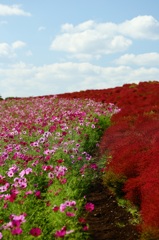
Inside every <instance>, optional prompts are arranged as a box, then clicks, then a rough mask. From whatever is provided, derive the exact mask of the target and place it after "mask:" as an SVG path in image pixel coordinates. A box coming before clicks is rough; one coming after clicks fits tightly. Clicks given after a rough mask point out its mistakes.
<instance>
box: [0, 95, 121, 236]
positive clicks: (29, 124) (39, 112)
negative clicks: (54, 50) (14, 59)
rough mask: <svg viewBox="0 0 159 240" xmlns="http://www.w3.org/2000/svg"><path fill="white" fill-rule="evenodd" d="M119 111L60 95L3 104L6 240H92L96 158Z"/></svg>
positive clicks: (0, 231)
mask: <svg viewBox="0 0 159 240" xmlns="http://www.w3.org/2000/svg"><path fill="white" fill-rule="evenodd" d="M119 111H120V109H119V108H117V107H116V106H115V105H114V104H111V103H110V104H106V103H100V102H96V101H93V100H91V99H86V100H82V99H72V100H69V99H64V98H57V97H56V96H47V97H45V96H44V97H36V98H31V97H30V98H21V99H7V100H2V101H1V102H0V120H1V124H0V129H1V131H0V239H7V240H9V239H10V240H11V239H27V240H29V239H34V238H35V237H37V238H38V239H47V240H49V239H56V238H65V239H88V231H87V230H88V224H87V222H86V220H85V217H86V216H87V213H89V212H91V211H93V210H94V205H93V204H92V203H91V202H88V201H87V196H86V193H87V190H88V188H89V185H90V183H91V181H92V180H93V179H95V178H96V177H98V173H99V172H100V171H101V170H102V166H101V165H100V162H98V163H96V162H95V161H94V159H93V154H94V151H95V150H96V149H97V148H98V146H99V141H100V139H101V136H102V135H103V132H104V130H105V129H106V128H107V127H108V126H109V125H110V120H111V117H112V115H114V114H115V113H118V112H119Z"/></svg>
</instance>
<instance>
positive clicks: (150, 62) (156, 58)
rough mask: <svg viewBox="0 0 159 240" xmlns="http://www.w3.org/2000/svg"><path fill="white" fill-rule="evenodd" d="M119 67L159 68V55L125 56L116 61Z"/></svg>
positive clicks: (155, 53)
mask: <svg viewBox="0 0 159 240" xmlns="http://www.w3.org/2000/svg"><path fill="white" fill-rule="evenodd" d="M115 63H116V64H118V65H138V66H148V67H151V66H152V67H153V66H156V67H157V66H159V53H157V52H150V53H143V54H136V55H135V54H124V55H122V56H121V57H120V58H118V59H116V60H115Z"/></svg>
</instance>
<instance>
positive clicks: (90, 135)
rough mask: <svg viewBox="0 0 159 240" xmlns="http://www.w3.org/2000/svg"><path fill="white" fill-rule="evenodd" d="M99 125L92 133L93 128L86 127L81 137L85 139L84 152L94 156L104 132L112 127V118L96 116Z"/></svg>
mask: <svg viewBox="0 0 159 240" xmlns="http://www.w3.org/2000/svg"><path fill="white" fill-rule="evenodd" d="M94 118H95V119H96V121H97V123H96V125H95V129H94V130H93V131H92V126H91V124H90V126H89V127H85V129H84V135H83V136H81V138H82V139H83V150H84V151H87V152H88V153H89V154H91V155H93V154H94V153H95V151H96V148H97V144H98V143H99V140H100V139H101V137H102V135H103V133H104V131H105V130H106V129H107V128H108V127H109V126H110V124H111V118H110V117H109V116H98V115H95V116H94Z"/></svg>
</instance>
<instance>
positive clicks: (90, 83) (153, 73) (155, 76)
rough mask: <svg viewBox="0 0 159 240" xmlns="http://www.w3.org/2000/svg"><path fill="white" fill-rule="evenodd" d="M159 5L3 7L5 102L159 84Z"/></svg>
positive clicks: (53, 0) (31, 2) (15, 2)
mask: <svg viewBox="0 0 159 240" xmlns="http://www.w3.org/2000/svg"><path fill="white" fill-rule="evenodd" d="M158 9H159V1H156V0H133V1H126V0H80V1H75V0H65V1H64V0H45V1H44V0H38V1H35V0H23V1H21V0H0V95H1V96H2V97H3V98H5V97H8V96H14V97H16V96H17V97H28V96H41V95H49V94H58V93H65V92H73V91H80V90H85V89H103V88H111V87H116V86H122V85H123V84H125V83H138V82H140V81H149V80H150V81H152V80H159V47H158V46H159V15H158Z"/></svg>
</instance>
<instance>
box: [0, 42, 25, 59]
mask: <svg viewBox="0 0 159 240" xmlns="http://www.w3.org/2000/svg"><path fill="white" fill-rule="evenodd" d="M25 45H26V43H25V42H22V41H15V42H13V43H12V44H8V43H6V42H2V43H0V57H7V58H12V57H15V56H16V50H17V49H19V48H23V47H24V46H25Z"/></svg>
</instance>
